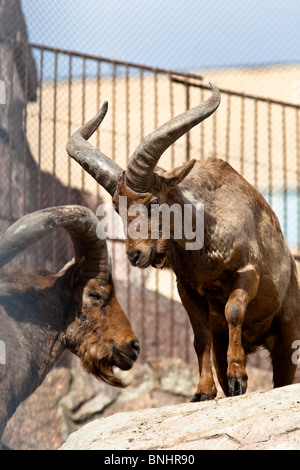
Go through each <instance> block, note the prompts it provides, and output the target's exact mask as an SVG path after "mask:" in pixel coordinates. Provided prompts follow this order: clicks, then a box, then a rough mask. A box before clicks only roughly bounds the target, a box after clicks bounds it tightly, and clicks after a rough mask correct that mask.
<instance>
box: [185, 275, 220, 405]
mask: <svg viewBox="0 0 300 470" xmlns="http://www.w3.org/2000/svg"><path fill="white" fill-rule="evenodd" d="M178 292H179V295H180V298H181V301H182V303H183V306H184V308H185V309H186V311H187V313H188V315H189V318H190V321H191V324H192V328H193V331H194V347H195V351H196V354H197V357H198V364H199V383H198V387H197V390H196V392H195V394H194V396H193V398H192V400H191V401H193V402H195V401H204V400H211V399H213V398H215V397H216V395H217V389H216V386H215V382H214V378H213V373H212V368H211V362H210V359H211V358H210V351H211V343H212V336H211V332H210V329H209V312H208V305H207V301H206V299H205V298H204V297H201V296H200V295H199V293H198V292H197V291H196V290H195V289H191V288H190V287H183V286H182V285H181V284H180V283H179V282H178Z"/></svg>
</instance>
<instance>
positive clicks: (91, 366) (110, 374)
mask: <svg viewBox="0 0 300 470" xmlns="http://www.w3.org/2000/svg"><path fill="white" fill-rule="evenodd" d="M107 349H108V348H107V347H105V346H99V345H96V344H92V345H91V346H88V347H87V348H83V351H82V352H81V351H77V352H76V354H77V356H79V358H80V359H81V362H82V364H83V367H84V368H85V370H86V371H87V372H89V373H90V374H93V375H94V376H95V377H96V378H97V379H101V380H103V381H104V382H105V383H107V384H108V385H112V386H113V387H120V388H124V387H125V386H126V385H125V384H124V383H123V382H122V380H121V379H119V377H117V376H116V375H115V373H114V371H113V360H112V354H111V352H110V351H108V350H107Z"/></svg>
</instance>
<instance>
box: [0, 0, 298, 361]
mask: <svg viewBox="0 0 300 470" xmlns="http://www.w3.org/2000/svg"><path fill="white" fill-rule="evenodd" d="M18 3H19V2H17V0H13V1H11V3H8V2H4V3H2V4H0V13H1V15H0V21H2V24H3V28H4V24H6V25H7V24H8V20H7V17H5V14H6V15H8V17H9V18H14V21H11V23H10V29H11V31H10V33H9V34H8V33H7V35H6V37H2V40H1V49H0V54H1V62H0V80H1V81H2V83H4V84H5V103H3V104H1V105H0V106H1V111H2V113H1V117H0V168H1V188H0V198H1V204H0V224H1V230H4V229H5V228H6V227H7V226H8V225H10V224H11V223H12V222H13V221H14V220H16V219H18V218H19V217H20V216H22V215H23V214H25V213H27V212H31V211H34V210H38V209H40V208H44V207H48V206H52V205H59V204H70V203H79V204H84V205H87V206H89V207H91V208H92V209H93V210H96V208H97V206H98V204H100V202H109V203H110V202H111V200H110V198H109V197H108V195H107V194H106V193H105V191H104V190H103V189H102V188H100V187H99V185H97V184H96V183H95V181H94V180H93V179H92V178H91V177H90V176H88V175H87V174H86V173H85V172H84V171H83V170H82V169H81V168H80V167H79V166H78V165H77V164H76V163H75V162H74V161H71V160H70V159H69V157H68V156H67V154H66V151H65V145H66V142H67V140H68V137H69V136H70V134H71V133H72V132H73V131H74V130H75V129H77V128H78V127H79V126H80V125H81V124H83V123H84V122H86V121H87V120H88V119H90V118H91V117H92V116H94V114H95V113H96V112H97V111H98V110H99V108H100V106H101V104H102V102H103V101H104V100H108V102H109V111H108V115H107V116H106V118H105V120H104V122H103V124H102V125H101V131H97V133H96V134H95V136H93V138H92V139H91V142H92V143H93V144H94V145H95V146H97V147H98V148H101V149H102V150H103V152H104V153H105V154H107V155H109V156H110V157H111V158H112V159H113V160H115V161H117V163H118V164H119V165H121V166H122V167H123V168H125V167H126V164H127V162H128V159H129V157H130V155H131V153H132V152H133V151H134V149H135V148H136V146H137V145H138V144H139V142H140V141H141V139H142V138H143V137H144V136H145V135H147V134H148V133H150V132H151V131H152V130H154V129H155V128H156V127H157V126H159V125H160V124H162V123H163V122H165V121H167V120H168V119H169V118H170V117H172V116H174V115H177V114H179V113H180V112H182V111H184V110H185V109H189V108H191V107H193V106H195V105H196V104H198V103H199V102H201V101H203V100H204V99H206V98H207V97H208V96H209V93H210V91H209V86H208V85H207V83H208V81H212V82H214V83H215V85H217V86H218V87H219V88H220V90H221V92H222V104H221V107H220V108H219V109H218V111H217V113H215V114H214V116H213V117H212V118H210V119H208V120H207V121H206V122H205V123H202V124H201V126H199V127H197V128H196V129H194V130H192V131H191V132H190V133H188V134H187V135H186V136H185V137H183V138H182V139H180V140H179V141H178V142H177V143H176V144H175V145H173V146H172V148H171V149H169V150H168V151H167V152H166V153H165V155H164V156H163V157H162V159H161V162H160V165H161V166H163V167H165V168H171V167H174V166H176V165H179V164H181V163H182V162H183V161H184V160H188V159H189V158H194V157H197V158H199V157H200V158H205V157H208V156H210V155H216V156H218V157H221V158H224V159H226V160H227V161H229V163H231V164H232V165H233V167H234V168H235V169H236V170H237V171H239V172H240V173H241V174H243V175H244V176H245V178H246V179H247V180H248V181H250V182H251V183H252V184H254V186H256V187H257V188H258V189H259V190H260V191H261V192H262V194H263V195H264V196H265V197H266V199H267V200H268V201H269V203H270V204H271V205H272V206H273V208H274V210H275V212H276V213H277V215H278V216H279V218H280V221H281V224H282V228H283V230H284V233H285V236H286V238H287V241H288V243H289V245H290V246H291V248H292V249H293V250H295V251H296V250H297V249H298V247H299V244H300V203H299V201H300V199H299V196H300V145H299V108H300V106H299V105H298V104H297V103H295V101H296V102H297V96H296V94H297V92H298V88H297V83H298V82H297V80H296V79H297V74H298V75H299V74H300V67H298V66H295V65H293V66H288V65H286V66H281V67H266V68H260V69H251V70H249V69H247V68H243V69H236V70H217V69H215V70H210V71H206V72H205V74H200V73H179V72H175V71H172V70H165V69H162V68H154V67H150V66H146V65H137V64H133V63H130V62H126V61H124V60H115V59H108V58H104V57H99V56H95V55H91V54H83V53H78V52H72V51H71V50H64V49H59V48H56V47H48V46H44V45H39V44H33V43H28V41H27V34H26V27H25V23H24V19H23V16H22V12H21V10H18V9H17V4H18ZM25 3H26V2H25ZM4 6H6V10H5V9H3V8H4ZM1 8H2V9H1ZM5 12H6V13H5ZM4 30H5V28H4V29H3V31H4ZM283 82H284V83H287V85H286V87H283V86H282V83H283ZM245 88H246V89H248V90H249V92H247V94H245V92H243V91H242V90H244V89H245ZM259 90H260V92H259ZM3 98H4V96H3ZM2 101H4V99H3V100H2ZM109 248H110V250H111V253H112V265H113V275H114V279H115V282H116V284H117V288H118V296H119V298H120V301H121V303H122V305H123V307H124V310H125V311H126V312H127V313H128V315H129V317H130V319H131V321H132V323H133V325H134V328H135V330H136V332H137V335H138V336H139V338H140V340H141V343H142V357H143V358H144V359H145V358H148V357H153V356H155V357H163V356H164V357H166V356H167V357H180V358H182V359H184V360H186V361H190V360H192V359H194V357H195V356H194V353H193V346H192V339H193V336H192V332H191V329H190V325H189V322H188V318H187V315H186V314H185V312H184V310H183V307H182V306H181V303H180V301H179V298H178V295H177V290H176V285H175V279H174V274H173V273H172V272H171V270H168V269H167V270H164V271H162V272H159V271H157V270H154V269H153V268H148V269H147V270H142V271H140V270H138V269H134V268H131V266H130V265H129V263H128V262H127V259H126V256H125V248H124V242H123V241H122V240H117V241H109ZM71 255H72V249H71V246H70V243H69V241H68V239H67V237H66V236H65V235H64V234H62V233H59V234H53V235H51V236H49V237H47V239H45V240H44V241H41V242H40V243H39V244H38V247H37V248H34V249H32V250H29V251H28V254H27V255H26V256H25V257H23V264H24V265H26V266H28V267H31V266H36V265H39V266H41V267H44V268H47V269H52V270H58V269H60V268H61V267H62V266H63V264H64V263H65V262H66V261H68V260H69V259H70V257H71ZM183 345H185V347H182V346H183Z"/></svg>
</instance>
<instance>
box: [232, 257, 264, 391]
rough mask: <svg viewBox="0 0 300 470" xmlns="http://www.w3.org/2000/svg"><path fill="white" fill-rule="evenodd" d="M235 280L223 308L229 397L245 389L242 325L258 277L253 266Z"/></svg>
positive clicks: (244, 269) (240, 273) (241, 271)
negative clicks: (227, 332)
mask: <svg viewBox="0 0 300 470" xmlns="http://www.w3.org/2000/svg"><path fill="white" fill-rule="evenodd" d="M236 275H237V279H236V281H235V283H234V286H233V290H232V292H231V294H230V296H229V299H228V301H227V303H226V306H225V317H226V320H227V322H228V330H229V343H228V351H227V364H228V367H227V378H228V388H229V395H230V396H234V395H242V394H244V393H245V392H246V389H247V380H248V377H247V373H246V359H245V353H244V349H243V345H242V325H243V320H244V316H245V312H246V309H247V306H248V304H249V302H250V301H251V300H252V299H253V298H254V297H255V296H256V294H257V289H258V285H259V280H260V275H259V274H258V272H257V271H256V269H255V267H254V266H253V265H247V266H245V267H243V268H241V269H239V270H238V271H237V272H236Z"/></svg>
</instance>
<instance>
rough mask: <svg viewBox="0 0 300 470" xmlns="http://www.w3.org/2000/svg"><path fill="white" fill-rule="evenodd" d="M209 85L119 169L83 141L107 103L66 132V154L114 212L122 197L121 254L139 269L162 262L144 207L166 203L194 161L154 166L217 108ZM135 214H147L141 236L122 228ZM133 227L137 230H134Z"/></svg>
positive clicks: (162, 244) (162, 245) (162, 249)
mask: <svg viewBox="0 0 300 470" xmlns="http://www.w3.org/2000/svg"><path fill="white" fill-rule="evenodd" d="M211 87H212V95H211V97H210V98H209V99H208V100H206V101H205V102H204V103H201V104H200V105H199V106H197V107H195V108H193V109H191V110H189V111H186V112H184V113H182V114H180V115H179V116H177V117H175V118H173V119H171V120H170V121H168V122H167V123H165V124H163V125H162V126H161V127H159V128H158V129H156V130H155V131H154V132H152V133H151V134H149V135H148V136H147V137H145V139H144V140H143V141H142V142H141V144H140V145H139V146H138V147H137V149H136V150H135V152H134V153H133V154H132V156H131V158H130V160H129V163H128V166H127V169H126V171H125V172H124V171H123V170H122V168H120V167H119V165H117V164H116V163H115V162H113V161H112V160H110V159H109V158H108V157H107V156H106V155H104V154H103V153H101V152H99V151H98V150H96V149H95V148H94V147H93V146H92V145H91V144H90V143H88V142H87V141H86V140H87V139H89V137H90V136H91V135H92V134H93V133H94V132H95V130H96V129H97V128H98V126H99V125H100V124H101V122H102V120H103V119H104V117H105V114H106V112H107V102H105V103H104V105H103V106H102V108H101V110H100V112H99V113H98V114H97V115H96V116H95V117H94V118H93V119H92V120H91V121H89V122H88V123H87V124H85V125H84V126H82V127H81V128H80V129H78V130H77V131H76V132H75V133H74V134H73V135H72V136H71V138H70V140H69V142H68V144H67V152H68V153H69V155H70V156H71V157H72V158H74V159H75V160H76V161H77V162H78V163H79V164H80V165H81V166H82V167H83V168H84V169H85V170H86V171H87V172H88V173H90V175H92V176H93V178H95V180H96V181H97V182H98V183H99V184H101V186H103V187H104V188H105V189H106V190H107V191H108V192H109V193H110V194H111V196H112V197H113V204H114V207H115V209H116V210H117V211H118V212H120V213H121V210H120V204H121V202H120V201H121V199H120V197H121V196H122V197H126V209H127V210H126V214H124V213H123V214H122V218H123V222H124V224H125V227H126V229H127V230H126V231H127V240H126V251H127V256H128V258H129V260H130V262H131V264H132V265H134V266H138V267H140V268H145V267H147V266H149V265H150V264H151V265H152V266H155V267H162V266H163V265H164V263H165V260H166V254H167V249H168V240H167V239H166V238H164V237H163V236H162V231H161V227H159V226H158V233H157V232H156V236H155V237H152V236H151V225H152V224H151V211H150V208H151V207H152V206H153V205H154V204H156V205H157V204H159V205H161V204H164V203H166V202H168V200H169V199H168V196H169V195H170V193H171V192H172V191H174V190H175V188H176V186H177V185H178V184H179V183H180V182H181V181H182V180H183V179H184V178H185V177H186V176H187V175H188V174H189V173H190V171H191V170H192V168H193V166H194V164H195V160H192V161H190V162H187V163H185V164H183V165H182V166H180V167H178V168H175V169H172V170H171V171H165V170H163V169H160V168H156V165H157V163H158V160H159V158H160V157H161V155H162V154H163V152H164V151H165V150H166V149H167V148H168V147H169V146H170V145H172V144H173V143H174V142H175V141H176V140H177V139H179V138H180V137H181V136H182V135H184V134H185V133H187V132H188V131H189V130H190V129H191V128H192V127H194V126H195V125H197V124H199V123H200V122H201V121H203V120H204V119H206V118H208V117H209V116H210V115H211V114H212V113H213V112H214V111H215V110H216V109H217V108H218V106H219V104H220V93H219V90H218V89H217V88H216V87H215V86H214V85H212V84H211ZM136 204H139V205H142V206H143V207H144V208H145V211H143V214H141V213H140V212H139V211H138V209H137V207H138V206H136ZM133 206H134V207H133ZM139 207H141V206H139ZM131 208H133V210H131ZM147 212H148V214H147ZM137 215H138V217H139V218H140V217H143V216H144V217H147V224H148V231H147V234H146V236H145V234H144V233H143V236H140V237H139V236H135V237H132V236H130V230H128V228H129V226H130V225H131V224H132V222H133V221H134V219H135V218H136V217H137ZM124 219H125V220H124ZM152 227H153V225H152ZM136 231H137V232H138V228H137V230H136ZM152 233H153V232H152Z"/></svg>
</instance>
